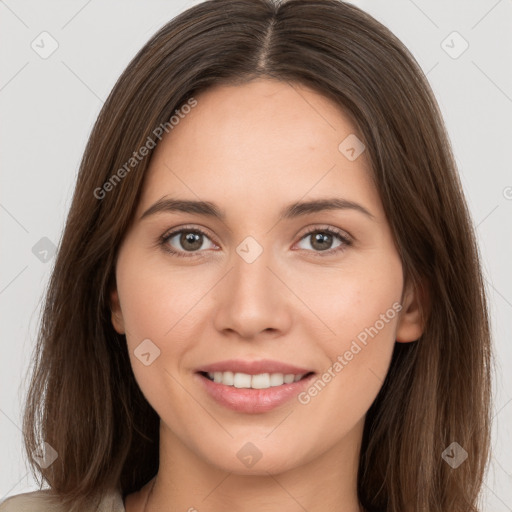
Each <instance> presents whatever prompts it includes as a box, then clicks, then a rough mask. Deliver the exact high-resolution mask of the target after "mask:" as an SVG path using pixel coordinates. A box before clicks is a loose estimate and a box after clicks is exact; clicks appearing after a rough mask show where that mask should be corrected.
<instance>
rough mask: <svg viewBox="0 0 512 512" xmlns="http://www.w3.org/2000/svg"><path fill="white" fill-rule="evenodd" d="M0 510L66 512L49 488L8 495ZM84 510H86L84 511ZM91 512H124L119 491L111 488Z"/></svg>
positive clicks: (10, 511)
mask: <svg viewBox="0 0 512 512" xmlns="http://www.w3.org/2000/svg"><path fill="white" fill-rule="evenodd" d="M0 512H67V510H64V508H63V506H62V504H59V499H58V498H56V497H55V494H53V493H52V491H51V490H50V489H43V490H40V491H33V492H27V493H23V494H16V495H14V496H9V497H8V498H6V499H5V500H4V501H0ZM84 512H86V511H84ZM91 512H125V508H124V504H123V498H122V496H121V493H120V492H119V491H116V490H112V491H111V492H109V493H108V494H107V495H105V496H103V498H102V499H101V503H100V506H99V508H96V507H93V508H91Z"/></svg>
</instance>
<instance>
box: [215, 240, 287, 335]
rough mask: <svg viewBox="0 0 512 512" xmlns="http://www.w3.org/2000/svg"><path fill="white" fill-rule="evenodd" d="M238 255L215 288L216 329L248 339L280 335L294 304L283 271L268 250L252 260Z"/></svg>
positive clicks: (284, 328) (283, 330) (235, 255)
mask: <svg viewBox="0 0 512 512" xmlns="http://www.w3.org/2000/svg"><path fill="white" fill-rule="evenodd" d="M240 254H242V256H240ZM240 254H238V253H234V255H233V258H232V264H231V266H230V269H229V271H228V273H227V275H225V277H224V278H223V279H222V281H221V283H219V285H218V286H217V287H216V288H217V290H216V294H215V302H216V305H215V314H214V325H215V328H216V329H217V330H218V331H219V332H222V333H224V334H229V335H230V336H232V337H239V338H244V339H249V340H254V339H256V338H258V337H260V338H261V337H265V338H268V337H269V336H270V337H278V336H282V335H283V334H284V333H285V332H286V331H287V330H288V329H289V328H290V325H291V317H292V314H291V307H292V305H293V302H292V300H293V294H292V293H291V292H290V290H289V289H288V288H287V286H286V284H285V283H286V276H285V275H283V274H284V273H285V272H284V271H283V270H282V269H281V268H280V266H279V265H278V264H277V262H276V260H275V258H273V257H272V255H271V251H267V250H263V252H262V253H261V254H260V255H259V256H258V257H257V258H256V259H255V260H254V261H252V262H251V259H250V258H249V259H248V258H245V256H244V254H243V252H241V253H240ZM264 333H266V334H264Z"/></svg>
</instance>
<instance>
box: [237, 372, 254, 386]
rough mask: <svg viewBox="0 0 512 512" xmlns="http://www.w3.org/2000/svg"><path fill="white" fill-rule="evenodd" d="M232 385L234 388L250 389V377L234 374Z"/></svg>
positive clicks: (243, 374)
mask: <svg viewBox="0 0 512 512" xmlns="http://www.w3.org/2000/svg"><path fill="white" fill-rule="evenodd" d="M233 384H234V386H235V388H250V387H251V376H250V375H247V374H246V373H235V377H234V381H233Z"/></svg>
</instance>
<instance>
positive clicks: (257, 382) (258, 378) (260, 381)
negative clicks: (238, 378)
mask: <svg viewBox="0 0 512 512" xmlns="http://www.w3.org/2000/svg"><path fill="white" fill-rule="evenodd" d="M251 387H252V388H254V389H266V388H269V387H270V376H269V374H268V373H260V374H259V375H253V376H252V381H251Z"/></svg>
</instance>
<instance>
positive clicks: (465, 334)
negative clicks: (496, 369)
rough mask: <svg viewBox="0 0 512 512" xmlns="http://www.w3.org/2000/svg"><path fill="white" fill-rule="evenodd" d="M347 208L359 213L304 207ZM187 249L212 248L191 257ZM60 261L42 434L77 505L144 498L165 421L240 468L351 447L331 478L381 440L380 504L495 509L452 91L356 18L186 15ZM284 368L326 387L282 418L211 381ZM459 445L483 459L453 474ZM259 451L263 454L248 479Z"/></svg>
mask: <svg viewBox="0 0 512 512" xmlns="http://www.w3.org/2000/svg"><path fill="white" fill-rule="evenodd" d="M325 199H336V200H337V201H338V204H337V206H338V207H340V206H341V207H340V208H336V209H335V208H332V207H331V208H328V209H322V210H319V209H318V208H316V211H314V209H313V208H312V207H311V205H310V208H309V209H307V208H306V207H305V206H304V205H295V206H294V207H292V208H288V209H286V207H289V206H290V205H292V204H293V203H304V202H308V201H319V200H325ZM166 200H168V202H167V203H164V201H166ZM169 200H173V201H175V202H174V203H173V205H172V206H174V210H173V211H171V209H170V208H166V206H167V207H169V206H170V201H169ZM180 201H181V202H180ZM185 201H196V202H208V203H214V204H215V205H216V206H217V210H219V211H220V213H224V216H214V215H211V214H210V215H207V214H205V211H206V206H208V205H204V204H202V205H201V204H197V203H196V204H195V205H192V206H191V205H190V204H188V213H186V212H185V211H184V206H185ZM155 204H156V206H155ZM209 206H210V207H211V206H212V205H211V204H210V205H209ZM324 206H325V205H324ZM191 208H192V209H191ZM180 210H181V211H180ZM210 210H211V208H210ZM284 212H287V215H280V214H281V213H284ZM198 228H199V229H201V230H202V231H203V232H204V234H203V235H200V234H199V235H198V234H197V233H196V234H195V236H194V234H193V233H194V231H197V229H198ZM313 228H314V229H313ZM326 229H328V230H330V231H334V232H331V233H329V231H327V232H326V231H325V230H326ZM178 230H182V231H179V233H176V232H177V231H178ZM171 234H172V236H169V235H171ZM322 234H323V236H321V235H322ZM191 235H192V236H191ZM326 242H327V243H326ZM189 244H191V246H190V245H189ZM187 248H188V251H189V252H192V251H195V252H200V253H201V255H196V254H192V255H185V256H184V257H180V256H179V255H176V254H171V253H170V252H168V249H171V250H174V251H177V252H179V253H180V254H182V255H183V253H185V252H186V250H187ZM166 249H167V250H166ZM322 252H325V254H321V253H322ZM327 252H328V253H329V254H328V255H327ZM55 265H56V266H55V270H54V273H53V275H52V279H51V282H50V287H49V291H48V297H47V303H46V308H45V310H44V317H43V323H42V329H41V336H40V340H39V345H38V365H37V367H36V372H35V374H34V379H33V382H32V385H31V389H30V394H29V398H28V402H27V415H26V421H25V431H26V444H27V449H28V450H29V452H28V453H31V452H32V449H33V447H34V446H35V445H37V444H38V441H39V439H41V440H44V441H46V442H48V443H49V444H50V445H51V446H52V447H54V448H55V449H56V451H57V452H58V453H59V458H58V459H57V460H56V461H55V462H54V463H53V464H52V465H51V466H50V467H49V468H47V469H45V470H42V471H41V473H42V474H43V476H44V478H45V479H47V480H48V482H49V483H50V484H51V485H52V487H54V488H55V489H56V490H57V491H59V492H61V493H62V494H63V495H66V494H67V495H69V496H71V497H73V496H74V497H75V498H76V497H81V496H83V495H86V494H87V493H88V492H89V491H90V490H91V489H95V488H107V487H111V486H115V485H117V484H118V483H119V485H120V486H121V488H122V490H123V492H124V493H127V492H131V491H133V490H136V489H138V488H140V487H141V486H142V485H143V484H144V483H146V482H147V481H148V480H149V479H150V478H151V477H152V476H153V475H154V474H155V473H156V471H157V470H158V442H159V431H158V426H159V417H161V419H162V428H163V429H164V430H165V432H166V434H167V436H168V437H167V439H169V438H171V437H173V438H175V439H177V440H179V441H180V442H181V443H182V444H183V446H185V447H186V448H187V449H188V450H190V451H191V452H192V453H194V454H195V456H197V457H198V459H200V460H203V461H204V462H205V463H210V464H212V465H216V466H218V467H219V468H221V469H223V470H226V471H235V472H236V471H238V472H240V473H246V474H248V475H250V474H253V475H254V474H260V473H261V474H264V472H267V471H268V472H271V473H272V472H282V471H286V470H293V469H295V468H299V467H300V465H301V464H304V463H306V462H310V461H311V460H313V459H314V458H316V457H318V455H319V454H320V453H324V452H326V451H328V450H330V451H331V453H332V459H333V464H334V463H335V462H336V460H338V459H339V458H340V457H343V454H344V451H343V450H344V447H345V446H346V445H347V442H351V443H361V453H360V459H359V461H356V466H358V468H359V472H358V491H359V497H360V499H361V502H362V503H363V504H364V505H365V506H367V507H368V508H370V507H384V506H387V507H388V510H403V509H405V508H407V509H410V510H420V509H425V508H426V509H428V510H445V509H446V508H447V507H451V509H452V510H466V509H468V507H470V506H474V503H475V498H476V494H477V492H478V489H479V486H480V483H481V479H482V474H483V470H484V466H485V462H486V458H487V445H488V430H489V429H488V393H489V375H488V371H489V369H488V365H489V333H488V325H487V317H486V307H485V298H484V295H483V291H482V283H481V276H480V269H479V263H478V251H477V248H476V245H475V240H474V235H473V232H472V228H471V223H470V221H469V216H468V212H467V208H466V205H465V201H464V198H463V195H462V192H461V187H460V183H459V181H458V178H457V174H456V169H455V165H454V160H453V157H452V154H451V150H450V146H449V143H448V138H447V135H446V133H445V130H444V127H443V124H442V121H441V116H440V114H439V111H438V108H437V105H436V102H435V99H434V97H433V95H432V92H431V91H430V89H429V87H428V84H427V82H426V80H425V78H424V76H423V74H422V72H421V70H420V68H419V66H418V65H417V64H416V62H415V61H414V59H413V58H412V57H411V56H410V54H409V53H408V52H407V50H406V49H405V48H404V47H403V46H402V45H401V43H400V42H399V41H398V40H397V39H396V38H395V37H394V36H393V35H392V34H391V33H390V32H389V31H388V30H387V29H386V28H384V27H383V26H382V25H380V24H379V23H377V22H376V21H375V20H373V19H372V18H371V17H369V16H368V15H366V14H364V13H363V12H362V11H360V10H359V9H357V8H355V7H353V6H351V5H349V4H344V3H341V2H339V1H337V0H332V1H331V0H321V1H295V0H290V1H289V2H284V3H282V4H281V5H277V4H276V3H274V2H272V1H270V0H269V1H264V0H261V1H254V0H250V1H249V0H247V1H237V2H233V1H228V0H220V1H209V2H205V3H202V4H199V5H197V6H195V7H193V8H191V9H189V10H187V11H186V12H184V13H182V14H181V15H180V16H178V17H177V18H175V19H174V20H172V21H171V22H170V23H168V24H167V25H166V26H164V27H163V28H162V29H161V30H160V31H159V32H158V33H157V34H156V35H155V36H154V37H153V38H152V39H151V40H150V41H149V42H148V43H147V44H146V45H145V46H144V48H143V49H142V50H141V51H140V52H139V54H138V55H137V56H136V57H135V58H134V59H133V61H132V62H131V63H130V65H129V66H128V68H127V69H126V71H125V72H124V73H123V75H122V76H121V77H120V79H119V80H118V82H117V84H116V86H115V87H114V89H113V91H112V93H111V95H110V96H109V98H108V100H107V101H106V103H105V105H104V107H103V109H102V112H101V113H100V116H99V118H98V121H97V123H96V125H95V127H94V130H93V132H92V134H91V137H90V140H89V143H88V146H87V148H86V151H85V155H84V158H83V161H82V165H81V169H80V174H79V177H78V182H77V186H76V190H75V195H74V197H73V204H72V206H71V210H70V213H69V217H68V221H67V224H66V228H65V232H64V235H63V238H62V241H61V246H60V250H59V254H58V257H57V260H56V264H55ZM144 340H146V341H144ZM143 342H144V343H143ZM396 342H398V343H396ZM141 343H143V344H142V345H141ZM141 352H142V353H141ZM262 358H263V359H274V360H278V361H286V362H288V363H290V364H294V365H296V366H300V367H302V368H305V369H307V370H308V371H311V372H314V373H315V374H316V375H314V376H313V377H312V378H311V379H312V380H311V386H308V387H307V388H305V389H304V392H303V393H302V394H301V395H300V396H299V397H298V399H297V400H295V401H291V402H287V403H286V404H283V406H282V407H280V408H277V409H273V410H268V411H266V412H264V413H262V412H258V411H257V410H253V411H246V412H245V413H240V412H234V411H232V410H229V409H227V408H225V407H223V406H220V405H218V404H216V403H214V402H208V401H207V400H208V398H207V396H206V394H203V393H204V391H203V389H202V387H201V386H202V385H203V382H202V381H201V379H203V377H200V376H199V374H198V373H197V372H198V371H199V370H201V369H202V368H203V367H205V366H206V365H209V364H211V363H214V362H218V361H223V360H227V359H246V360H254V359H262ZM144 359H145V363H148V364H145V363H144V362H143V360H144ZM85 362H87V363H86V364H85ZM149 363H150V364H149ZM336 363H338V364H336ZM326 374H328V375H330V378H329V377H327V378H326V377H325V375H326ZM468 380H469V383H468ZM319 381H322V382H323V383H324V385H323V386H320V385H319ZM315 383H316V384H317V386H316V388H315V387H314V384H315ZM43 389H45V393H46V397H45V398H46V400H45V401H44V403H41V404H39V403H38V400H40V399H41V397H42V393H43ZM314 389H316V390H317V391H316V392H315V391H314ZM197 397H201V398H204V400H205V402H204V403H205V404H207V405H208V407H207V409H208V411H210V412H211V413H212V414H211V415H209V414H208V413H207V412H206V409H205V408H203V407H202V403H200V402H196V401H194V398H197ZM283 412H286V413H292V412H293V414H290V417H289V418H287V419H286V421H284V422H283V423H282V424H281V425H280V426H279V428H276V429H275V431H274V432H273V433H272V435H268V433H269V432H270V431H271V430H272V429H273V428H275V427H276V426H277V425H278V423H279V421H278V418H280V419H282V418H283V416H284V414H283ZM37 418H40V419H41V425H42V426H41V432H40V434H41V435H40V437H38V435H37V433H35V432H34V429H33V427H34V425H35V424H36V419H37ZM76 439H80V442H79V443H76ZM452 441H456V442H458V443H459V444H460V445H461V446H462V447H463V448H464V449H465V450H466V451H467V452H468V459H467V461H466V463H464V464H462V465H461V466H459V467H458V468H457V469H456V470H454V469H453V468H452V467H450V466H449V465H447V464H446V463H445V462H444V461H443V460H442V458H441V453H442V452H443V450H444V449H445V448H446V447H447V446H448V445H450V443H451V442H452ZM246 442H252V443H253V444H254V445H256V447H257V449H258V450H260V451H261V453H262V454H263V457H262V459H261V461H260V462H259V463H258V464H256V465H254V467H251V468H248V467H244V466H243V465H241V464H240V461H239V460H238V459H237V451H238V450H239V449H240V448H242V447H243V446H244V444H245V443H246ZM226 453H227V454H228V455H226Z"/></svg>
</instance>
